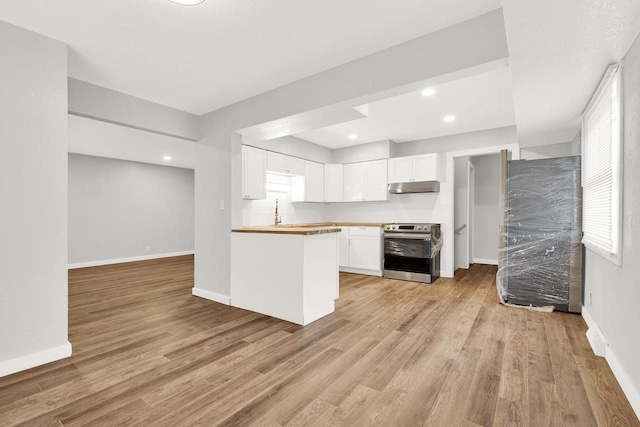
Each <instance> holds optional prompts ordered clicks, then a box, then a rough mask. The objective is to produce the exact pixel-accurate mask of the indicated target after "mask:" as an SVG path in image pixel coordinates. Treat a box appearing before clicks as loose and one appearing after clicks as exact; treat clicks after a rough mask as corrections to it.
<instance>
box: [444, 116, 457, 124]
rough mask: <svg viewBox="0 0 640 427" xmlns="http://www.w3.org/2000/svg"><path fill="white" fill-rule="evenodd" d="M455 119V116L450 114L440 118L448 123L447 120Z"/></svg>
mask: <svg viewBox="0 0 640 427" xmlns="http://www.w3.org/2000/svg"><path fill="white" fill-rule="evenodd" d="M455 119H456V116H452V115H449V116H444V117H443V118H442V120H444V121H445V122H447V123H448V122H452V121H454V120H455Z"/></svg>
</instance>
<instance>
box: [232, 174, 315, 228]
mask: <svg viewBox="0 0 640 427" xmlns="http://www.w3.org/2000/svg"><path fill="white" fill-rule="evenodd" d="M289 188H290V178H289V177H288V176H283V175H276V174H270V173H268V174H267V198H266V199H264V200H244V201H243V204H242V225H273V224H274V223H275V215H276V199H278V214H279V215H280V217H281V218H282V224H294V223H309V222H323V221H325V218H324V216H325V215H324V211H325V210H326V206H324V204H322V203H292V202H291V193H290V191H289Z"/></svg>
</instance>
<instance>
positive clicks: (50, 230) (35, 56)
mask: <svg viewBox="0 0 640 427" xmlns="http://www.w3.org/2000/svg"><path fill="white" fill-rule="evenodd" d="M0 57H1V58H2V59H1V61H2V66H0V94H1V95H0V116H1V117H2V119H1V120H0V141H2V143H1V144H2V155H1V156H0V200H1V202H0V236H2V237H1V239H2V243H0V376H3V375H7V374H9V373H12V372H17V371H20V370H23V369H27V368H30V367H33V366H36V365H39V364H43V363H47V362H50V361H53V360H56V359H60V358H63V357H66V356H69V355H70V354H71V345H70V344H69V343H68V341H67V47H66V45H64V44H62V43H60V42H57V41H54V40H52V39H49V38H47V37H44V36H41V35H38V34H36V33H32V32H30V31H26V30H24V29H21V28H18V27H15V26H13V25H10V24H7V23H4V22H2V21H0Z"/></svg>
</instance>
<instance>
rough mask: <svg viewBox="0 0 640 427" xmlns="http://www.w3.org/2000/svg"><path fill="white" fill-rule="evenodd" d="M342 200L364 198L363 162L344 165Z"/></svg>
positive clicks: (349, 200) (352, 200) (359, 199)
mask: <svg viewBox="0 0 640 427" xmlns="http://www.w3.org/2000/svg"><path fill="white" fill-rule="evenodd" d="M343 173H344V201H345V202H357V201H361V200H364V164H363V163H352V164H348V165H344V170H343Z"/></svg>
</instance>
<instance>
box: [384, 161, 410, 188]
mask: <svg viewBox="0 0 640 427" xmlns="http://www.w3.org/2000/svg"><path fill="white" fill-rule="evenodd" d="M412 180H413V157H397V158H395V159H389V184H391V183H392V182H410V181H412Z"/></svg>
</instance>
